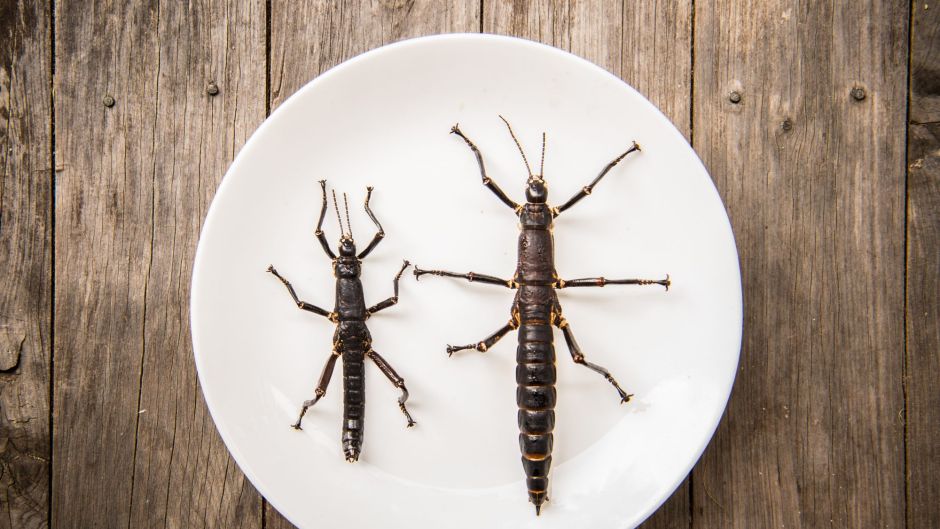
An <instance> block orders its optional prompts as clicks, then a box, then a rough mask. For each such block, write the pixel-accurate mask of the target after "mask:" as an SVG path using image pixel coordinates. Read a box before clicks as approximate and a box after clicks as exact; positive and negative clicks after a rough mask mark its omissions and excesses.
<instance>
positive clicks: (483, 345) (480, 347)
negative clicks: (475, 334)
mask: <svg viewBox="0 0 940 529" xmlns="http://www.w3.org/2000/svg"><path fill="white" fill-rule="evenodd" d="M518 327H519V322H518V321H516V319H515V318H513V319H511V320H509V323H507V324H506V325H504V326H503V327H502V328H501V329H499V330H498V331H496V332H494V333H493V334H491V335H489V336H488V337H486V339H484V340H483V341H482V342H477V343H472V344H469V345H448V346H447V356H451V355H453V354H454V353H456V352H457V351H464V350H466V349H476V350H477V351H480V352H481V353H485V352H486V351H487V350H489V348H490V347H493V346H494V345H496V342H498V341H500V340H501V339H502V338H503V336H506V334H508V333H509V331H511V330H513V329H516V328H518Z"/></svg>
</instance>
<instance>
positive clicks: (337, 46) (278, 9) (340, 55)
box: [270, 0, 480, 109]
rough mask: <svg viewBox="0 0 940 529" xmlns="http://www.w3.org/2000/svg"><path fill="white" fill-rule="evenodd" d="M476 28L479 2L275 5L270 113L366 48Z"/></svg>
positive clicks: (317, 0) (315, 0)
mask: <svg viewBox="0 0 940 529" xmlns="http://www.w3.org/2000/svg"><path fill="white" fill-rule="evenodd" d="M479 29H480V2H479V0H448V1H444V2H441V1H434V0H381V1H378V2H356V1H351V0H345V1H342V0H329V1H324V0H306V1H303V2H288V1H285V0H275V1H274V2H272V5H271V101H270V103H271V108H272V109H273V108H275V107H277V106H278V105H280V104H281V103H282V102H283V101H284V100H285V99H287V98H288V97H289V96H290V95H291V94H293V93H294V92H296V91H297V90H298V89H299V88H300V87H302V86H303V85H304V84H306V83H307V82H308V81H310V80H311V79H313V78H314V77H316V76H317V75H320V74H321V73H323V72H324V71H326V70H328V69H329V68H331V67H333V66H336V65H337V64H339V63H341V62H343V61H345V60H346V59H349V58H352V57H354V56H356V55H359V54H360V53H363V52H366V51H369V50H371V49H372V48H377V47H379V46H382V45H384V44H390V43H392V42H396V41H399V40H403V39H407V38H411V37H420V36H423V35H432V34H436V33H451V32H475V31H479Z"/></svg>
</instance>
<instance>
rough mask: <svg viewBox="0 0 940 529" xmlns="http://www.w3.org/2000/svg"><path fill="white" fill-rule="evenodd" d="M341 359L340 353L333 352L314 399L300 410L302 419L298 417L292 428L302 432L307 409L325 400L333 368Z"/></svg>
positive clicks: (306, 402)
mask: <svg viewBox="0 0 940 529" xmlns="http://www.w3.org/2000/svg"><path fill="white" fill-rule="evenodd" d="M339 357H340V353H339V351H333V354H331V355H330V358H329V359H328V360H327V361H326V365H325V366H323V372H322V373H320V382H319V383H318V384H317V389H316V391H315V392H314V397H313V399H312V400H305V401H304V405H303V407H302V408H300V417H297V422H295V423H294V424H292V425H291V428H293V429H295V430H300V429H301V428H300V421H302V420H303V418H304V414H305V413H307V408H309V407H310V406H313V405H314V404H316V403H317V401H318V400H320V399H321V398H323V395H326V388H327V387H329V385H330V379H331V378H333V368H334V367H335V366H336V359H337V358H339Z"/></svg>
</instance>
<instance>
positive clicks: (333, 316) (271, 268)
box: [268, 265, 336, 322]
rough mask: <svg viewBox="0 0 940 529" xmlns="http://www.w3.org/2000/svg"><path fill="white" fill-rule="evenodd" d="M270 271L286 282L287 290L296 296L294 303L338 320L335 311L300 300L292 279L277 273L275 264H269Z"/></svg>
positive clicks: (282, 281) (332, 319)
mask: <svg viewBox="0 0 940 529" xmlns="http://www.w3.org/2000/svg"><path fill="white" fill-rule="evenodd" d="M268 272H271V273H272V274H274V277H276V278H278V279H280V280H281V283H284V286H285V287H287V291H288V292H290V297H292V298H294V303H296V304H297V307H298V308H300V309H302V310H306V311H309V312H313V313H314V314H319V315H320V316H324V317H326V318H328V319H329V320H330V321H333V322H335V321H336V313H335V312H330V311H328V310H326V309H323V308H320V307H318V306H316V305H314V304H312V303H307V302H306V301H300V299H299V298H298V297H297V293H296V292H294V287H293V286H292V285H291V284H290V281H288V280H286V279H284V277H282V276H281V274H279V273H277V270H275V268H274V265H270V266H268Z"/></svg>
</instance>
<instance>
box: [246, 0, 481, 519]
mask: <svg viewBox="0 0 940 529" xmlns="http://www.w3.org/2000/svg"><path fill="white" fill-rule="evenodd" d="M479 29H480V3H479V2H478V1H475V0H448V1H435V0H383V1H379V2H356V1H350V0H346V1H318V0H308V1H303V2H293V1H291V2H287V1H285V0H275V1H274V2H272V5H271V35H270V39H271V63H270V68H271V79H270V87H271V88H270V100H269V106H270V108H271V109H274V108H276V107H277V106H278V105H280V104H281V103H283V102H284V100H285V99H287V98H288V97H290V95H291V94H293V93H294V92H296V91H297V90H299V89H300V88H301V87H302V86H303V85H304V84H306V83H307V82H308V81H310V80H311V79H313V78H314V77H316V76H318V75H320V74H321V73H323V72H324V71H326V70H328V69H329V68H331V67H333V66H336V65H337V64H339V63H341V62H343V61H345V60H347V59H350V58H352V57H354V56H356V55H359V54H360V53H364V52H366V51H369V50H371V49H373V48H377V47H379V46H382V45H384V44H390V43H392V42H396V41H399V40H403V39H406V38H411V37H418V36H423V35H432V34H437V33H452V32H476V31H479ZM264 525H265V528H267V529H289V528H291V527H294V526H293V524H291V523H290V522H288V521H287V520H286V519H285V518H284V517H283V516H281V514H280V513H278V512H277V510H276V509H274V508H273V507H271V505H270V504H267V503H265V507H264Z"/></svg>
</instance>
